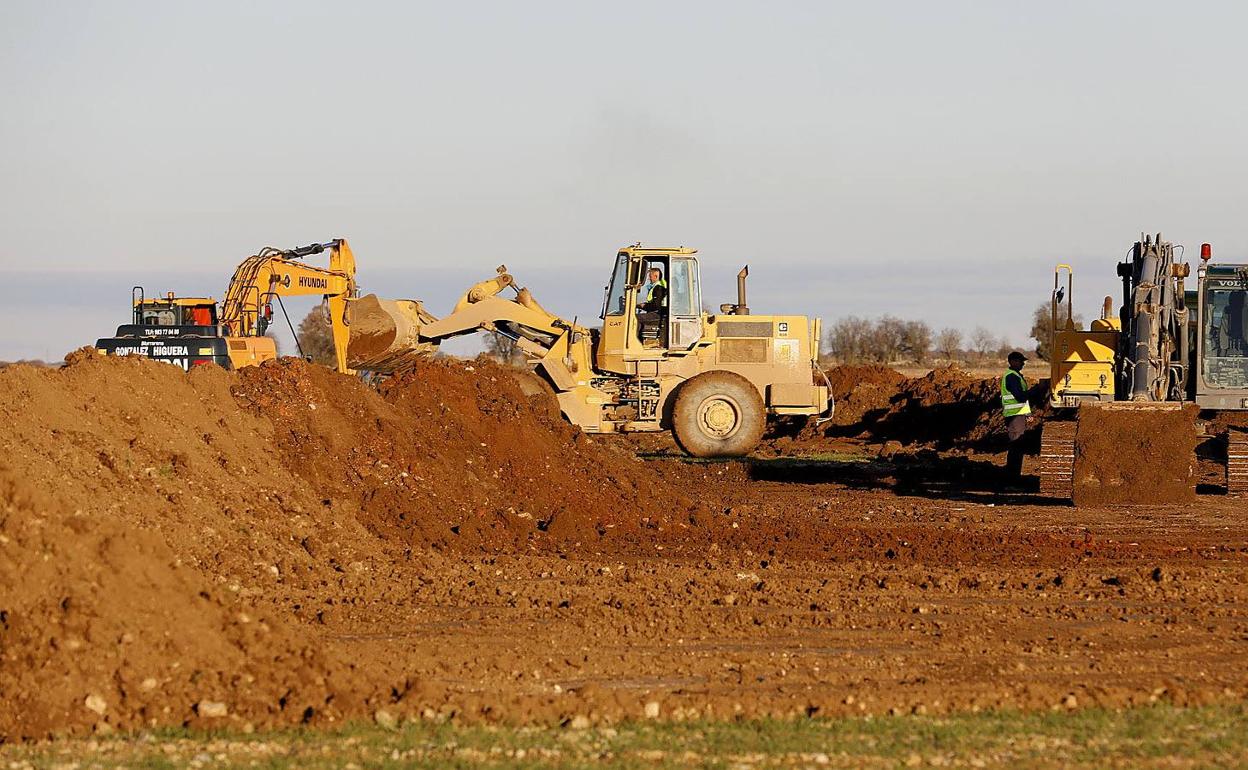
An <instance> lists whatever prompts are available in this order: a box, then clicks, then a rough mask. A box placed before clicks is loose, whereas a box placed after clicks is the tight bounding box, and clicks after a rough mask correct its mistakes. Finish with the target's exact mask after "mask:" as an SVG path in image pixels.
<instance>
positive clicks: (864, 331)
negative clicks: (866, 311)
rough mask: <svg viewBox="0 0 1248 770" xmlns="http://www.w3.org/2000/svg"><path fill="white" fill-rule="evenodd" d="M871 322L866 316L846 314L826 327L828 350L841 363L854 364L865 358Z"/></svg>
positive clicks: (868, 345) (867, 350)
mask: <svg viewBox="0 0 1248 770" xmlns="http://www.w3.org/2000/svg"><path fill="white" fill-rule="evenodd" d="M871 332H872V323H871V321H870V320H868V319H866V318H859V317H858V316H853V315H851V316H846V317H845V318H839V319H837V320H836V321H835V322H833V323H832V325H831V326H829V327H828V332H827V335H826V337H827V347H828V352H829V353H830V354H831V355H832V356H834V357H835V358H836V359H837V360H838V361H840V362H841V363H843V364H856V363H860V362H862V361H865V360H866V359H867V354H868V352H869V347H870V340H869V338H870V337H871Z"/></svg>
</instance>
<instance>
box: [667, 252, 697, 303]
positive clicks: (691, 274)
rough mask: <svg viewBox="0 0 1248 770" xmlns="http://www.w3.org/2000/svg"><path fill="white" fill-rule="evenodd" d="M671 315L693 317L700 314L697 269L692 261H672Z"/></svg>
mask: <svg viewBox="0 0 1248 770" xmlns="http://www.w3.org/2000/svg"><path fill="white" fill-rule="evenodd" d="M669 283H670V284H671V286H670V291H671V297H672V301H671V304H670V306H671V313H672V315H679V316H694V315H698V313H700V312H701V310H702V309H701V308H700V307H699V306H698V267H697V263H696V262H694V261H693V260H692V259H674V260H672V279H671V281H670V282H669Z"/></svg>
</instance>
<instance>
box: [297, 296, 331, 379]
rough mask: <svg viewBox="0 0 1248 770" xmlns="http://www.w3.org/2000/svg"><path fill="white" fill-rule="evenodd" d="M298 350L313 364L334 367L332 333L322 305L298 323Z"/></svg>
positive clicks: (309, 312) (327, 316)
mask: <svg viewBox="0 0 1248 770" xmlns="http://www.w3.org/2000/svg"><path fill="white" fill-rule="evenodd" d="M296 335H297V339H298V340H299V349H300V350H302V351H303V355H304V356H306V357H307V358H308V360H310V361H311V362H312V363H314V364H323V365H325V366H334V365H335V364H336V363H337V361H336V359H335V357H334V332H333V329H332V328H331V327H330V324H329V315H328V314H327V313H326V310H325V306H324V305H317V306H316V307H314V308H312V309H311V310H310V311H308V314H307V315H305V316H304V317H303V320H302V321H300V322H299V328H298V331H297V332H296Z"/></svg>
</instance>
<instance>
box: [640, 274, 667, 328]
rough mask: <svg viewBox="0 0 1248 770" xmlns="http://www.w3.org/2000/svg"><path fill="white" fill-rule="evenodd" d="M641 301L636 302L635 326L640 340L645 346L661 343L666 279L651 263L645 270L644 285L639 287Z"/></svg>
mask: <svg viewBox="0 0 1248 770" xmlns="http://www.w3.org/2000/svg"><path fill="white" fill-rule="evenodd" d="M641 297H642V301H641V302H639V303H638V305H637V307H638V310H639V312H638V314H637V328H638V329H639V330H640V332H641V341H642V344H643V345H646V346H647V347H650V346H658V345H661V344H662V342H661V338H662V336H663V335H662V326H663V314H664V313H665V312H667V281H665V280H664V279H663V271H662V270H660V269H659V268H658V267H657V266H655V265H651V266H650V269H649V270H648V271H646V285H645V286H642V287H641Z"/></svg>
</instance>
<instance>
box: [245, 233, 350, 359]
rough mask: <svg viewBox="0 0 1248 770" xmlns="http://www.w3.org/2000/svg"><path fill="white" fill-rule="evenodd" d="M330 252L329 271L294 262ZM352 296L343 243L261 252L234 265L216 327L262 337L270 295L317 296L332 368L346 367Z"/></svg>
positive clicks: (347, 253)
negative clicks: (329, 337)
mask: <svg viewBox="0 0 1248 770" xmlns="http://www.w3.org/2000/svg"><path fill="white" fill-rule="evenodd" d="M324 251H328V252H329V267H328V268H322V267H313V266H312V265H307V264H304V263H303V262H300V261H298V260H301V259H303V258H304V257H307V256H310V255H313V254H320V253H321V252H324ZM356 293H357V289H356V282H355V255H354V254H353V253H352V251H351V247H350V246H349V245H347V242H346V240H345V239H342V238H338V239H335V240H332V241H329V242H328V243H314V244H311V245H309V246H303V247H300V248H297V249H287V250H280V249H275V248H272V247H266V248H264V249H262V250H261V251H260V252H259V253H258V254H255V255H252V256H250V257H248V258H247V259H245V260H243V262H242V263H241V264H240V265H239V266H238V268H237V269H236V270H235V271H234V276H233V277H232V278H231V279H230V286H229V288H228V289H227V291H226V295H225V301H224V302H223V303H222V306H221V324H222V326H223V327H224V330H225V334H226V335H227V336H234V337H256V336H262V335H263V334H264V331H265V329H266V328H267V326H268V321H269V319H270V318H271V316H272V307H271V303H272V300H273V298H274V297H291V296H307V295H317V294H319V295H321V296H322V297H324V298H325V301H326V303H327V305H328V308H329V321H330V326H331V328H332V333H333V339H334V357H335V364H336V367H337V369H338V371H340V372H346V371H348V369H347V345H348V340H349V337H350V330H349V328H348V321H347V303H348V301H350V300H352V299H354V298H355V296H356Z"/></svg>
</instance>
